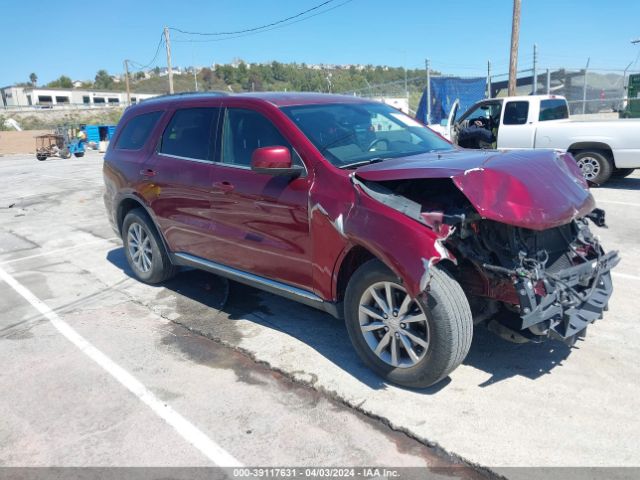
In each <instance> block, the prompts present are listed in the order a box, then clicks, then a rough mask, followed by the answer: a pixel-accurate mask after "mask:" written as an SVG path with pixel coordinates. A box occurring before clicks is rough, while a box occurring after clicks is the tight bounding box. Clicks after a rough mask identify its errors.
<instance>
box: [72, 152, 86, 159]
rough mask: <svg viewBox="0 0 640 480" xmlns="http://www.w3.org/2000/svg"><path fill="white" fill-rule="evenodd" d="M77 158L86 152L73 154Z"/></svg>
mask: <svg viewBox="0 0 640 480" xmlns="http://www.w3.org/2000/svg"><path fill="white" fill-rule="evenodd" d="M73 155H74V156H75V157H76V158H80V157H84V152H76V153H74V154H73Z"/></svg>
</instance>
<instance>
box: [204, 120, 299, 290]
mask: <svg viewBox="0 0 640 480" xmlns="http://www.w3.org/2000/svg"><path fill="white" fill-rule="evenodd" d="M223 117H224V119H223V122H224V123H223V126H222V138H221V162H220V163H218V164H216V166H215V167H214V168H215V171H214V174H213V177H214V178H213V192H214V193H213V197H214V198H213V199H212V205H213V213H212V215H213V216H212V219H213V223H214V228H213V232H214V235H215V246H216V256H215V261H218V262H220V263H223V264H225V265H228V266H231V267H235V268H238V269H240V270H243V271H247V272H251V273H254V274H256V275H260V276H263V277H266V278H269V279H272V280H277V281H281V282H284V283H287V284H290V285H294V286H297V287H299V288H303V289H310V288H311V254H310V248H311V247H310V236H309V216H308V196H309V186H310V179H309V177H308V176H307V175H303V176H301V177H298V178H295V179H291V178H288V177H277V176H271V175H266V174H260V173H256V172H254V171H252V170H251V154H252V153H253V151H254V150H255V149H256V148H260V147H268V146H284V147H287V148H289V149H290V150H291V154H292V159H293V162H294V164H296V163H297V164H299V165H302V161H301V160H300V158H299V157H298V155H297V153H296V152H295V151H294V150H293V148H292V147H291V145H290V143H289V142H288V141H287V140H286V139H285V138H284V136H283V135H282V134H281V133H280V132H279V131H278V129H277V128H276V127H275V126H274V125H273V123H272V122H271V121H270V120H269V119H267V118H266V117H265V116H263V115H262V114H261V113H258V112H257V111H254V110H249V109H241V108H228V109H226V110H225V113H224V115H223Z"/></svg>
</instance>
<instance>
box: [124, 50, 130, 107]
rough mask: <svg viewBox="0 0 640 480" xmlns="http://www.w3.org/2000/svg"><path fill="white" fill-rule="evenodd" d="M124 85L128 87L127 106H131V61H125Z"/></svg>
mask: <svg viewBox="0 0 640 480" xmlns="http://www.w3.org/2000/svg"><path fill="white" fill-rule="evenodd" d="M124 83H125V85H126V86H127V106H129V105H131V89H130V88H129V60H125V61H124Z"/></svg>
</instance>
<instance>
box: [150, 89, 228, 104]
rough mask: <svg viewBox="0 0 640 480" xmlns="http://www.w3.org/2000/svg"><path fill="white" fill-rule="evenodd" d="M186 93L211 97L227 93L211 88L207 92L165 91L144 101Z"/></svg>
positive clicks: (222, 95) (224, 95)
mask: <svg viewBox="0 0 640 480" xmlns="http://www.w3.org/2000/svg"><path fill="white" fill-rule="evenodd" d="M186 95H208V96H212V97H226V96H227V95H229V94H228V93H227V92H221V91H218V90H212V91H207V92H177V93H165V94H164V95H158V96H156V97H151V98H147V99H146V100H145V101H147V102H148V101H149V100H156V99H160V98H170V97H181V96H186Z"/></svg>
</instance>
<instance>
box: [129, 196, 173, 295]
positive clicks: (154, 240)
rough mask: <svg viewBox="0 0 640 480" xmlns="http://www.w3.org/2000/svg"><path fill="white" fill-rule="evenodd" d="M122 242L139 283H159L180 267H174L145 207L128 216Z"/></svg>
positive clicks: (132, 211)
mask: <svg viewBox="0 0 640 480" xmlns="http://www.w3.org/2000/svg"><path fill="white" fill-rule="evenodd" d="M122 242H123V244H124V251H125V255H126V257H127V262H128V263H129V266H130V267H131V269H132V270H133V273H134V274H135V276H136V277H137V278H138V279H139V280H141V281H143V282H145V283H150V284H155V283H160V282H164V281H165V280H168V279H169V278H171V277H172V276H173V275H175V273H176V271H177V268H176V267H175V266H173V265H172V264H171V260H169V256H168V255H167V252H166V251H165V249H164V245H163V243H162V240H161V239H160V236H159V235H158V232H157V231H156V228H155V226H154V224H153V222H152V221H151V219H150V218H149V216H148V215H147V213H146V212H145V211H144V210H142V209H141V208H136V209H134V210H131V211H130V212H129V213H127V215H126V217H124V222H123V223H122Z"/></svg>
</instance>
